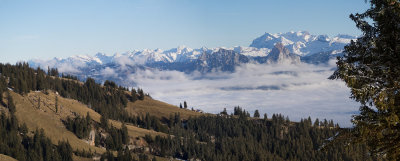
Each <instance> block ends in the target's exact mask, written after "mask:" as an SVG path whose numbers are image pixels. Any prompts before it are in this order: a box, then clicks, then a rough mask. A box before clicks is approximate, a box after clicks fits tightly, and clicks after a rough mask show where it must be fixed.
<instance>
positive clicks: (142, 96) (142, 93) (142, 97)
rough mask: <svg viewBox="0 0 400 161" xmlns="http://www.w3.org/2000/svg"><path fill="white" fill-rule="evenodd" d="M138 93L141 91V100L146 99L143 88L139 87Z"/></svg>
mask: <svg viewBox="0 0 400 161" xmlns="http://www.w3.org/2000/svg"><path fill="white" fill-rule="evenodd" d="M138 93H139V100H144V92H143V89H140V88H139V89H138Z"/></svg>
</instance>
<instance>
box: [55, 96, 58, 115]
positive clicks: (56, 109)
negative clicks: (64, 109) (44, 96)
mask: <svg viewBox="0 0 400 161" xmlns="http://www.w3.org/2000/svg"><path fill="white" fill-rule="evenodd" d="M55 104H56V105H55V106H56V113H58V97H57V96H56V103H55Z"/></svg>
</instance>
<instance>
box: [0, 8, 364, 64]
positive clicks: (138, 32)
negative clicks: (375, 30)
mask: <svg viewBox="0 0 400 161" xmlns="http://www.w3.org/2000/svg"><path fill="white" fill-rule="evenodd" d="M368 6H369V4H366V3H365V2H364V0H286V1H278V0H242V1H236V0H157V1H155V0H141V1H137V0H129V1H128V0H116V1H109V0H85V1H82V0H77V1H75V0H56V1H54V0H48V1H44V0H35V1H31V0H26V1H25V0H0V62H10V63H15V62H16V61H19V60H29V59H33V58H39V59H50V58H53V57H62V58H63V57H68V56H71V55H78V54H89V55H94V54H96V53H97V52H103V53H106V54H108V55H111V54H114V53H117V52H126V51H131V50H133V49H144V48H151V49H155V48H161V49H169V48H173V47H177V46H179V45H185V46H188V47H191V48H200V47H203V46H205V47H218V46H225V47H232V46H239V45H241V46H248V45H249V44H250V43H251V41H252V40H253V39H254V38H256V37H258V36H261V35H262V34H263V33H265V32H270V33H278V32H288V31H292V30H293V31H298V30H306V31H309V32H310V33H311V34H328V35H329V36H334V35H337V34H339V33H343V34H350V35H359V34H360V32H359V31H358V30H357V29H356V27H355V25H354V23H353V22H352V21H351V20H350V19H349V18H348V16H349V14H350V13H356V12H362V11H364V10H365V9H366V8H368Z"/></svg>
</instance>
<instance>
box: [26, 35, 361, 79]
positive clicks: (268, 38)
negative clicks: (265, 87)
mask: <svg viewBox="0 0 400 161" xmlns="http://www.w3.org/2000/svg"><path fill="white" fill-rule="evenodd" d="M355 38H356V37H354V36H349V35H337V36H335V37H333V38H330V37H329V36H327V35H311V34H310V33H309V32H307V31H298V32H293V31H291V32H287V33H278V34H271V33H265V34H264V35H262V36H260V37H258V38H256V39H254V40H253V42H252V43H251V45H250V47H244V46H236V47H232V48H226V47H218V48H206V47H203V48H199V49H192V48H188V47H185V46H179V47H177V48H172V49H169V50H162V49H155V50H153V49H144V50H134V51H130V52H125V53H117V54H114V55H106V54H104V53H97V54H96V55H94V56H90V55H76V56H71V57H68V58H65V59H60V58H54V59H51V60H31V61H29V64H30V65H31V66H33V67H37V66H40V67H41V68H45V69H46V68H47V67H48V66H50V67H57V68H58V69H59V70H60V71H61V72H67V73H79V72H80V71H83V70H84V71H85V72H86V73H87V72H88V71H89V72H92V73H95V71H96V70H97V72H99V71H101V70H105V68H107V71H110V70H109V69H114V68H119V67H120V68H123V69H124V70H125V69H132V68H136V67H137V66H142V68H143V67H149V68H158V69H160V70H164V69H165V70H182V71H190V70H189V69H196V68H197V67H195V66H193V65H194V64H196V63H197V64H198V62H199V61H200V59H202V58H200V57H201V56H203V57H204V56H205V57H207V58H209V59H221V60H203V61H205V62H207V61H208V62H213V61H215V62H224V61H226V60H222V59H230V55H229V54H227V53H230V51H233V52H235V53H237V54H240V55H243V56H246V57H248V58H249V60H250V62H254V61H253V60H255V61H256V62H258V63H265V62H267V61H266V60H267V57H268V55H269V54H270V53H271V51H272V49H274V47H275V46H276V44H281V45H283V46H282V47H284V48H287V49H288V50H289V53H290V54H295V55H298V56H300V57H301V58H302V59H301V60H302V61H303V60H304V62H306V63H323V62H326V61H327V60H329V59H331V58H334V57H336V55H338V54H341V53H342V52H343V48H344V46H345V45H346V44H348V43H350V41H351V40H354V39H355ZM220 51H226V52H220ZM213 53H219V54H222V55H223V54H227V55H225V56H226V57H223V56H221V57H216V56H207V55H210V54H213ZM286 55H288V54H286ZM313 55H315V56H314V57H313ZM286 57H287V58H289V57H290V58H294V56H293V55H291V56H286ZM286 57H285V58H286ZM277 60H279V61H283V60H281V59H277ZM293 60H294V59H293ZM296 60H297V58H296ZM295 62H296V61H295ZM127 67H128V68H127ZM211 68H212V67H211ZM184 69H185V70H184ZM98 74H101V73H98Z"/></svg>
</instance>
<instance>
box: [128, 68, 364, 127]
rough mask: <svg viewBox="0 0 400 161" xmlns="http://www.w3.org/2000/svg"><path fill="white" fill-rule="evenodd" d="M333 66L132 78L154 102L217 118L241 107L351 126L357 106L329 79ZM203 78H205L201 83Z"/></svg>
mask: <svg viewBox="0 0 400 161" xmlns="http://www.w3.org/2000/svg"><path fill="white" fill-rule="evenodd" d="M333 67H334V66H333V63H330V64H329V65H326V66H315V65H309V64H300V65H259V64H246V65H243V66H240V67H238V68H237V69H236V72H234V73H222V72H220V73H210V74H206V75H203V76H202V77H200V74H199V73H194V74H190V75H187V74H184V73H182V72H177V71H158V70H155V71H152V70H145V71H138V72H137V73H135V74H133V75H130V79H131V80H134V81H135V82H137V83H138V86H140V87H142V88H143V89H145V91H146V92H149V93H150V94H151V95H152V97H154V98H156V99H160V100H162V101H165V102H168V103H171V104H175V105H178V104H179V103H180V102H183V101H184V100H186V101H187V102H188V104H189V106H190V107H192V106H193V107H194V108H200V109H203V110H204V111H206V112H212V113H217V112H220V111H222V110H223V108H227V109H228V111H229V110H231V111H232V110H233V107H234V106H238V105H239V106H241V107H243V108H245V109H246V110H248V111H250V112H253V111H254V110H255V109H258V110H260V112H261V113H267V114H268V115H269V116H271V115H272V114H273V113H282V114H283V115H288V116H289V117H290V118H291V119H292V120H300V119H301V118H306V117H308V116H311V117H312V118H313V119H315V118H317V117H318V118H320V119H321V118H327V119H334V121H335V122H338V123H339V124H340V125H341V126H351V123H350V119H351V115H352V114H355V113H357V111H358V104H357V103H356V102H354V101H352V100H350V99H349V98H348V97H349V96H350V91H349V89H348V88H347V87H346V86H345V84H344V83H343V82H341V81H338V80H328V79H327V78H328V77H329V76H330V75H331V74H332V72H333V71H332V70H331V69H332V68H333ZM199 78H203V79H199Z"/></svg>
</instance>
